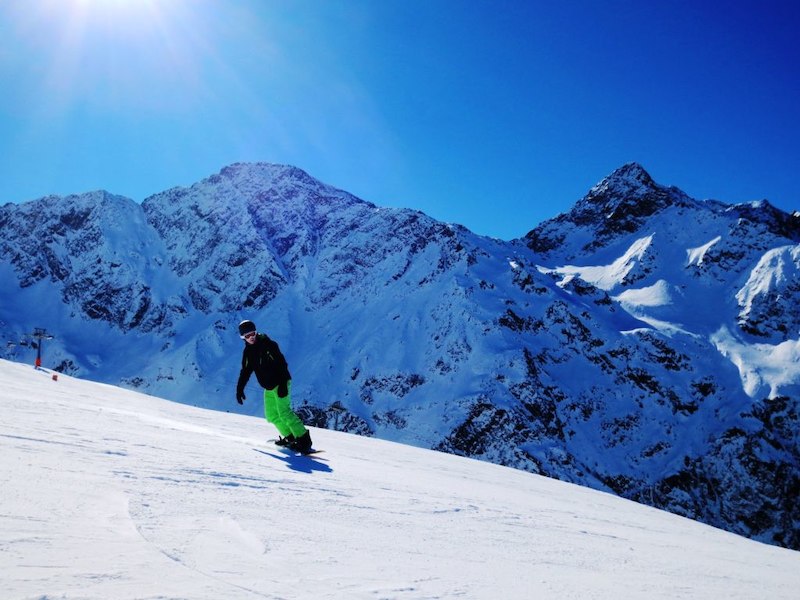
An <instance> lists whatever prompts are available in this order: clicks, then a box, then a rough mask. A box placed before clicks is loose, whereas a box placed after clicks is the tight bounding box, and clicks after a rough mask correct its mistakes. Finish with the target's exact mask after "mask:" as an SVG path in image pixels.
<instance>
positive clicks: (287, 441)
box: [275, 433, 295, 447]
mask: <svg viewBox="0 0 800 600" xmlns="http://www.w3.org/2000/svg"><path fill="white" fill-rule="evenodd" d="M294 442H295V439H294V436H293V435H292V434H291V433H290V434H289V435H287V436H286V437H279V438H278V439H277V440H275V445H276V446H290V447H291V445H292V444H294Z"/></svg>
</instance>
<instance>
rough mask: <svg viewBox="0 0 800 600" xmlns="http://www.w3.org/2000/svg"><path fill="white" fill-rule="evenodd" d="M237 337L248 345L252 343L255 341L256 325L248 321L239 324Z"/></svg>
mask: <svg viewBox="0 0 800 600" xmlns="http://www.w3.org/2000/svg"><path fill="white" fill-rule="evenodd" d="M239 337H240V338H242V339H243V340H244V341H245V342H247V343H248V344H252V343H254V342H255V341H256V324H255V323H253V322H252V321H248V320H244V321H242V322H241V323H239Z"/></svg>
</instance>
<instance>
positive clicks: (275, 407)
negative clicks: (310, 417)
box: [264, 381, 306, 438]
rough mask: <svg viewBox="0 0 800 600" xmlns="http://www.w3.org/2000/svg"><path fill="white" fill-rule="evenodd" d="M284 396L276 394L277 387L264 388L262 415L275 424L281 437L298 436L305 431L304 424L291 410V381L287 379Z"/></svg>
mask: <svg viewBox="0 0 800 600" xmlns="http://www.w3.org/2000/svg"><path fill="white" fill-rule="evenodd" d="M287 388H288V393H287V394H286V397H285V398H281V397H280V396H278V388H273V389H271V390H264V416H265V417H266V418H267V421H269V422H270V423H272V424H273V425H275V428H276V429H277V430H278V433H280V434H281V436H282V437H286V436H288V435H289V434H292V435H293V436H294V437H296V438H299V437H300V436H301V435H303V434H304V433H305V432H306V426H305V425H303V422H302V421H301V420H300V418H299V417H298V416H297V415H296V414H294V411H292V382H291V381H289V383H288V385H287Z"/></svg>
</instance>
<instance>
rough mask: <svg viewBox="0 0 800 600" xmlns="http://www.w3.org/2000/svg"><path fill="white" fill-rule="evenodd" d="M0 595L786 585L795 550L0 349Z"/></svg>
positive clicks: (738, 592) (723, 594) (531, 592)
mask: <svg viewBox="0 0 800 600" xmlns="http://www.w3.org/2000/svg"><path fill="white" fill-rule="evenodd" d="M0 411H1V412H2V415H3V418H2V424H0V483H2V490H3V493H2V496H0V573H2V576H1V577H0V597H2V598H3V599H4V600H22V599H33V598H37V599H41V598H48V599H56V598H58V599H61V598H69V599H94V598H97V599H104V600H109V599H128V598H130V599H134V598H136V599H155V598H176V599H177V598H188V599H206V598H207V599H221V598H224V599H226V600H233V599H240V598H241V599H250V598H315V599H323V598H348V599H350V598H400V599H405V598H408V599H412V598H456V597H460V598H492V599H495V598H504V599H505V598H559V599H564V598H581V599H583V598H613V599H615V600H617V599H620V598H648V599H652V598H670V599H675V598H703V599H708V598H726V599H732V598H748V599H751V598H770V599H773V600H774V599H779V598H793V599H794V598H797V590H798V589H800V554H799V553H797V552H792V551H790V550H785V549H781V548H777V547H774V546H768V545H764V544H761V543H758V542H754V541H750V540H747V539H745V538H742V537H738V536H736V535H733V534H730V533H726V532H723V531H720V530H717V529H714V528H711V527H708V526H705V525H701V524H699V523H696V522H693V521H690V520H687V519H684V518H681V517H677V516H674V515H671V514H668V513H666V512H661V511H658V510H655V509H652V508H648V507H645V506H642V505H639V504H635V503H633V502H629V501H626V500H623V499H620V498H617V497H615V496H612V495H609V494H604V493H600V492H597V491H593V490H589V489H587V488H584V487H579V486H576V485H571V484H567V483H563V482H559V481H556V480H553V479H548V478H545V477H541V476H537V475H532V474H530V473H525V472H522V471H518V470H513V469H508V468H504V467H501V466H497V465H492V464H489V463H484V462H478V461H474V460H470V459H465V458H459V457H455V456H451V455H446V454H441V453H436V452H432V451H429V450H423V449H419V448H413V447H409V446H403V445H399V444H395V443H391V442H386V441H380V440H375V439H370V438H364V437H358V436H354V435H348V434H342V433H337V432H332V431H327V430H317V429H314V430H312V434H313V438H314V441H315V445H316V446H317V447H319V448H322V449H325V450H326V452H325V453H323V454H319V455H317V456H311V457H297V456H292V455H288V454H285V453H282V452H281V451H279V450H278V449H277V448H276V447H274V446H273V445H272V444H270V443H268V442H267V440H268V438H270V437H272V436H273V435H274V430H273V429H272V427H271V426H270V425H268V424H267V423H266V422H265V421H263V420H262V419H258V418H254V417H246V416H241V415H233V414H226V413H221V412H216V411H210V410H203V409H199V408H194V407H190V406H186V405H182V404H175V403H172V402H168V401H165V400H161V399H157V398H155V397H151V396H145V395H142V394H139V393H135V392H132V391H127V390H123V389H119V388H115V387H111V386H107V385H102V384H97V383H91V382H87V381H81V380H77V379H72V378H70V377H66V376H63V375H60V376H58V378H57V380H54V379H53V374H52V373H50V372H47V371H42V370H35V369H33V368H32V367H30V366H26V365H21V364H15V363H10V362H6V361H0Z"/></svg>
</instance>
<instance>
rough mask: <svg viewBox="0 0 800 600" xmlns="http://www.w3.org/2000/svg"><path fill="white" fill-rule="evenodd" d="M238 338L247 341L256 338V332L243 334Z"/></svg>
mask: <svg viewBox="0 0 800 600" xmlns="http://www.w3.org/2000/svg"><path fill="white" fill-rule="evenodd" d="M239 337H240V338H242V339H243V340H249V339H250V338H254V337H256V332H255V331H251V332H249V333H245V334H244V335H240V336H239Z"/></svg>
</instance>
